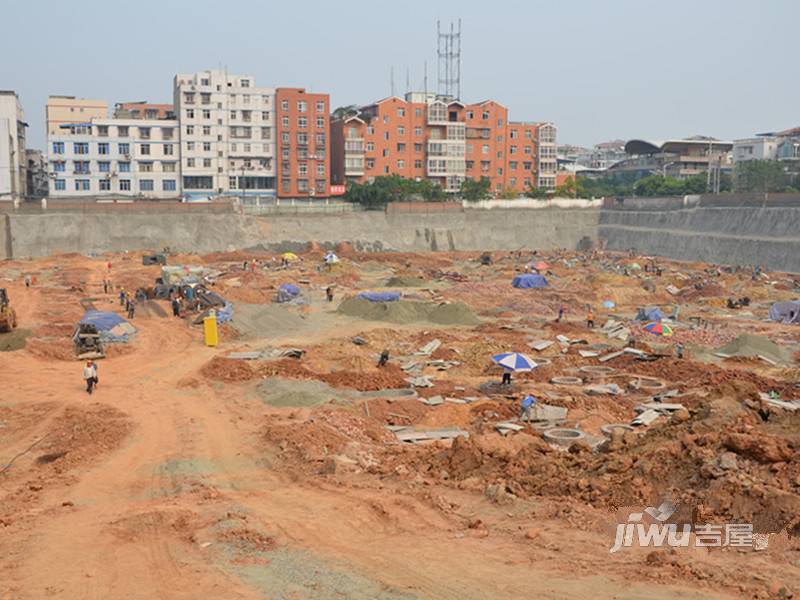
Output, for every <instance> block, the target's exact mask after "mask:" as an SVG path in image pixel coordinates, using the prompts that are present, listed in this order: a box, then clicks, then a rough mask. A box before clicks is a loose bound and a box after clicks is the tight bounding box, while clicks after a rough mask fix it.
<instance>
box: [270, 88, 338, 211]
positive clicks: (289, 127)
mask: <svg viewBox="0 0 800 600" xmlns="http://www.w3.org/2000/svg"><path fill="white" fill-rule="evenodd" d="M275 111H276V115H275V116H276V121H275V126H276V128H277V130H278V136H277V161H278V169H277V190H276V193H277V196H278V197H279V198H313V197H327V196H329V195H330V183H331V177H330V172H331V171H330V160H329V158H330V157H329V149H330V98H329V96H328V94H313V93H309V92H306V91H305V90H304V89H302V88H277V89H276V90H275Z"/></svg>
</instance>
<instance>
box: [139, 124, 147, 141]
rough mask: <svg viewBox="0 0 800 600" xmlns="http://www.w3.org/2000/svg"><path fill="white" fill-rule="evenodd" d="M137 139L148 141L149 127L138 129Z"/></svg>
mask: <svg viewBox="0 0 800 600" xmlns="http://www.w3.org/2000/svg"><path fill="white" fill-rule="evenodd" d="M139 137H140V138H142V139H143V140H149V139H150V128H149V127H139Z"/></svg>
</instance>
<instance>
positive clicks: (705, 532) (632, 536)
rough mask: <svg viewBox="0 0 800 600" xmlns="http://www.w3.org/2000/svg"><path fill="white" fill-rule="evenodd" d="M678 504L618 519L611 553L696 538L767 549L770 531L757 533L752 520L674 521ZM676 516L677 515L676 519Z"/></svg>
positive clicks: (701, 543)
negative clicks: (711, 522)
mask: <svg viewBox="0 0 800 600" xmlns="http://www.w3.org/2000/svg"><path fill="white" fill-rule="evenodd" d="M675 513H676V506H675V505H674V504H672V503H671V502H663V503H661V505H660V506H658V508H654V507H652V506H648V507H647V508H645V509H644V511H642V512H632V513H629V515H628V519H627V522H626V523H618V524H617V528H616V534H615V536H614V545H613V546H612V547H611V550H610V551H609V552H610V553H611V554H614V553H615V552H619V551H620V550H621V549H623V548H632V547H634V546H639V547H641V548H646V547H651V548H661V547H664V546H670V547H673V548H686V547H688V546H689V545H690V543H691V541H692V534H694V546H696V547H706V548H713V547H716V548H721V547H725V546H728V547H737V548H752V549H754V550H765V549H766V548H767V545H768V543H769V536H768V534H757V533H753V524H752V523H726V524H722V525H711V524H706V525H697V524H692V523H686V522H684V523H675V522H670V519H671V517H672V516H673V515H674V514H675ZM673 520H674V519H673Z"/></svg>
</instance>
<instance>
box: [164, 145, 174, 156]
mask: <svg viewBox="0 0 800 600" xmlns="http://www.w3.org/2000/svg"><path fill="white" fill-rule="evenodd" d="M173 151H174V149H173V147H172V144H164V156H172V155H173Z"/></svg>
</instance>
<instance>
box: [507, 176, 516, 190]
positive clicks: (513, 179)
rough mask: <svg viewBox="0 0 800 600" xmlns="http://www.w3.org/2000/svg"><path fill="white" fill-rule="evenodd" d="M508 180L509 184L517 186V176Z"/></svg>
mask: <svg viewBox="0 0 800 600" xmlns="http://www.w3.org/2000/svg"><path fill="white" fill-rule="evenodd" d="M508 182H509V184H510V185H511V187H512V188H514V187H517V178H516V177H511V178H509V180H508Z"/></svg>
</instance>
